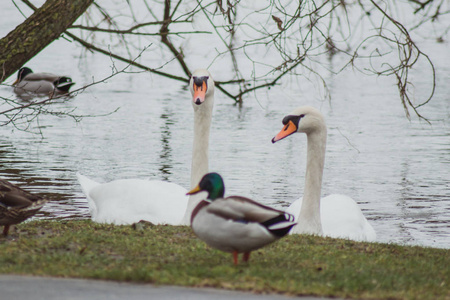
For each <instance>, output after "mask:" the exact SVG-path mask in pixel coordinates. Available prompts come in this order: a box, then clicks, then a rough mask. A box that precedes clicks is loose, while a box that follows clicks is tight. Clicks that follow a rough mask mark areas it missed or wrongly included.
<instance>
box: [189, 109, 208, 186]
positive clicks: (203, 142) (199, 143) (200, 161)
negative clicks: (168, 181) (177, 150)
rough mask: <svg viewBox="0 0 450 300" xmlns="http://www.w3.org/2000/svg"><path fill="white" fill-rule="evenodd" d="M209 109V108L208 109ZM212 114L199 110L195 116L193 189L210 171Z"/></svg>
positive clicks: (206, 110)
mask: <svg viewBox="0 0 450 300" xmlns="http://www.w3.org/2000/svg"><path fill="white" fill-rule="evenodd" d="M206 108H207V107H206ZM211 115H212V112H211V111H209V110H208V109H204V110H203V109H197V110H196V112H195V114H194V144H193V147H192V165H191V189H192V188H194V187H195V186H196V185H197V184H198V183H199V182H200V180H201V179H202V177H203V175H205V174H206V173H208V170H209V164H208V162H209V131H210V128H211Z"/></svg>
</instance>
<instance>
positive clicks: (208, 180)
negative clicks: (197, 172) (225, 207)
mask: <svg viewBox="0 0 450 300" xmlns="http://www.w3.org/2000/svg"><path fill="white" fill-rule="evenodd" d="M203 191H205V192H208V199H209V200H216V199H218V198H223V195H224V193H225V186H224V184H223V179H222V176H220V175H219V174H217V173H208V174H206V175H205V176H203V178H202V180H200V183H199V184H198V185H197V186H196V187H195V188H193V189H192V190H190V191H189V192H188V193H187V194H188V195H193V194H197V193H200V192H203Z"/></svg>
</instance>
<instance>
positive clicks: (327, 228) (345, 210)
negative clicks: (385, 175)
mask: <svg viewBox="0 0 450 300" xmlns="http://www.w3.org/2000/svg"><path fill="white" fill-rule="evenodd" d="M283 124H284V125H285V126H284V127H283V129H282V130H281V131H280V132H279V133H278V134H277V135H276V136H275V137H274V138H273V139H272V143H275V142H277V141H279V140H281V139H283V138H285V137H287V136H289V135H291V134H293V133H295V132H303V133H306V136H307V146H308V150H307V151H308V152H307V163H306V178H305V190H304V196H303V198H300V199H299V200H297V201H295V202H294V203H292V204H291V206H290V207H289V208H288V209H287V210H286V212H288V213H291V214H293V215H294V216H297V220H296V221H297V223H298V224H297V225H296V226H295V227H294V228H293V229H292V230H291V233H297V234H302V233H307V234H317V235H325V236H330V237H335V238H347V239H351V240H356V241H374V240H375V239H376V233H375V230H374V229H373V227H372V226H371V225H370V224H369V222H368V221H367V219H366V218H365V217H364V215H363V214H362V212H361V210H360V208H359V207H358V205H357V203H356V202H355V201H354V200H353V199H351V198H350V197H347V196H344V195H337V194H334V195H330V196H327V197H325V198H322V199H320V193H321V189H322V175H323V168H324V162H325V147H326V141H327V127H326V124H325V121H324V118H323V116H322V114H321V113H320V112H319V111H318V110H317V109H315V108H313V107H309V106H303V107H299V108H297V109H295V110H294V111H293V112H292V113H290V114H289V115H287V116H285V117H284V119H283Z"/></svg>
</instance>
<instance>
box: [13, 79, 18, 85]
mask: <svg viewBox="0 0 450 300" xmlns="http://www.w3.org/2000/svg"><path fill="white" fill-rule="evenodd" d="M19 81H20V80H19V79H16V81H14V83H13V84H12V85H16V84H18V83H19Z"/></svg>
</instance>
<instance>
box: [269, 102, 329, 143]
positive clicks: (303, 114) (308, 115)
mask: <svg viewBox="0 0 450 300" xmlns="http://www.w3.org/2000/svg"><path fill="white" fill-rule="evenodd" d="M283 125H284V127H283V129H281V131H280V132H279V133H278V134H277V135H276V136H275V137H274V138H273V139H272V143H275V142H278V141H279V140H282V139H284V138H286V137H288V136H290V135H291V134H294V133H296V132H303V133H306V134H307V135H309V134H311V133H314V132H317V131H323V130H325V132H326V127H325V120H324V118H323V115H322V113H321V112H320V111H319V110H318V109H316V108H314V107H311V106H301V107H298V108H296V109H294V110H293V111H292V112H291V113H290V114H288V115H287V116H285V117H284V118H283Z"/></svg>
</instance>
